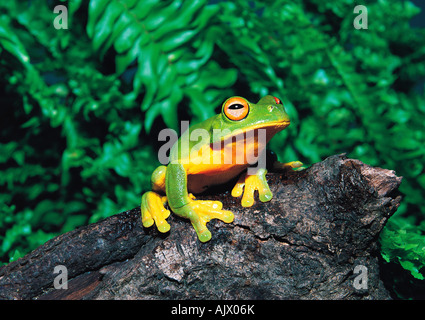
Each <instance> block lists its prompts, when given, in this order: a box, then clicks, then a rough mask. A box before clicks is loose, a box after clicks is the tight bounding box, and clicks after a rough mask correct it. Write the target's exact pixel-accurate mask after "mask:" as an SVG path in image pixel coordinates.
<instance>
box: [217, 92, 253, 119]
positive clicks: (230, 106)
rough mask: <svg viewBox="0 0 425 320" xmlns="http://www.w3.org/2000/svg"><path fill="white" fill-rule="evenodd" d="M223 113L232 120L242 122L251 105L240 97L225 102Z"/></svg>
mask: <svg viewBox="0 0 425 320" xmlns="http://www.w3.org/2000/svg"><path fill="white" fill-rule="evenodd" d="M223 111H224V114H225V115H226V117H227V118H229V119H230V120H242V119H244V118H245V117H246V116H247V114H248V111H249V105H248V102H247V101H246V100H245V99H242V98H239V97H235V98H230V99H229V100H227V101H226V102H225V104H224V108H223Z"/></svg>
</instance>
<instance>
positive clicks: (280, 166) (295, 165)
mask: <svg viewBox="0 0 425 320" xmlns="http://www.w3.org/2000/svg"><path fill="white" fill-rule="evenodd" d="M273 169H276V170H287V169H294V170H296V171H298V170H304V169H305V167H303V163H302V162H301V161H291V162H287V163H282V162H279V161H276V162H275V163H273Z"/></svg>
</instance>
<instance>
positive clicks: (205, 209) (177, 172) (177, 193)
mask: <svg viewBox="0 0 425 320" xmlns="http://www.w3.org/2000/svg"><path fill="white" fill-rule="evenodd" d="M165 185H166V192H167V195H168V205H169V206H170V208H171V210H172V211H173V212H174V213H175V214H177V215H179V216H180V217H183V218H187V219H189V220H190V222H191V223H192V226H193V228H194V229H195V231H196V234H197V235H198V238H199V240H200V241H202V242H206V241H209V240H210V239H211V232H210V231H209V230H208V228H207V227H206V224H207V222H209V221H210V220H211V219H219V220H221V221H223V222H226V223H230V222H232V221H233V218H234V217H233V213H232V212H231V211H227V210H222V208H223V204H222V203H221V202H220V201H208V200H195V199H194V197H193V196H192V195H189V194H188V191H187V175H186V170H185V169H184V167H183V165H182V164H180V163H171V164H169V165H168V167H167V174H166V181H165Z"/></svg>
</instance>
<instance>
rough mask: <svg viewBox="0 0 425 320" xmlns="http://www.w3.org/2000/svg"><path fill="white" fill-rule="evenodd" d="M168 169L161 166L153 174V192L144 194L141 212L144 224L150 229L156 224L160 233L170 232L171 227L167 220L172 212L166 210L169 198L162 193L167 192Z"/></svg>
mask: <svg viewBox="0 0 425 320" xmlns="http://www.w3.org/2000/svg"><path fill="white" fill-rule="evenodd" d="M166 171H167V167H165V166H160V167H158V168H156V169H155V171H154V172H153V173H152V177H151V184H152V190H153V191H148V192H146V193H144V194H143V196H142V204H141V207H140V211H141V213H142V224H143V226H144V227H145V228H149V227H150V226H152V225H153V224H154V223H155V224H156V227H157V228H158V230H159V231H160V232H168V231H169V230H170V225H169V224H168V222H167V221H165V219H167V218H168V217H169V215H170V210H167V209H165V207H164V205H165V204H166V203H167V197H166V196H162V195H161V194H160V193H164V192H165V174H166Z"/></svg>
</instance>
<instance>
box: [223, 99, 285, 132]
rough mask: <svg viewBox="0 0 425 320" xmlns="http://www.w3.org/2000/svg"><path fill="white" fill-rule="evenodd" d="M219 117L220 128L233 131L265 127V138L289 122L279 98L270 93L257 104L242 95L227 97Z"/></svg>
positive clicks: (283, 127)
mask: <svg viewBox="0 0 425 320" xmlns="http://www.w3.org/2000/svg"><path fill="white" fill-rule="evenodd" d="M221 118H222V120H221V121H222V128H225V129H230V130H231V131H233V132H234V131H235V130H236V131H239V130H240V131H241V132H246V131H248V130H257V129H266V131H267V140H269V139H270V138H271V137H272V136H273V135H275V134H276V133H277V132H279V131H281V130H283V129H285V128H286V127H287V126H289V124H290V120H289V116H288V114H287V113H286V112H285V109H284V107H283V104H282V102H281V100H280V99H279V98H276V97H273V96H271V95H268V96H265V97H263V98H262V99H260V101H258V103H257V104H255V103H251V102H249V101H248V100H246V99H244V98H242V97H232V98H229V99H227V100H226V101H225V102H224V103H223V106H222V109H221ZM238 129H239V130H238Z"/></svg>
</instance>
